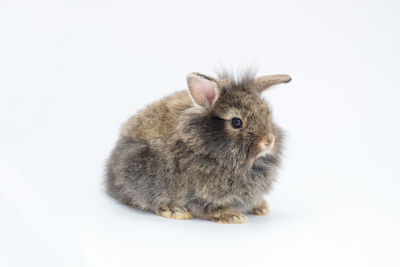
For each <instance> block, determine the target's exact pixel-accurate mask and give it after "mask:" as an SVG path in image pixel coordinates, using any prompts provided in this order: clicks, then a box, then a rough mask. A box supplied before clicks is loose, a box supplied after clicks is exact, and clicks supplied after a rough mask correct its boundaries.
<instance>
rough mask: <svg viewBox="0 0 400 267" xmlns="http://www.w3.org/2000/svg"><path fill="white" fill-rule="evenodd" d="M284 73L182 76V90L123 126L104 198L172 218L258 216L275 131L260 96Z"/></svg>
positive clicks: (277, 139)
mask: <svg viewBox="0 0 400 267" xmlns="http://www.w3.org/2000/svg"><path fill="white" fill-rule="evenodd" d="M290 80H291V78H290V77H289V76H288V75H267V76H261V77H258V78H256V77H255V76H254V75H251V74H246V75H243V77H241V78H238V79H234V78H232V76H231V75H229V74H227V73H223V74H220V75H219V77H218V79H216V78H213V77H210V76H206V75H203V74H200V73H191V74H189V75H188V76H187V82H188V88H189V90H185V91H181V92H177V93H175V94H173V95H171V96H168V97H166V98H164V99H162V100H160V101H157V102H155V103H153V104H151V105H149V106H147V107H146V108H145V109H143V110H141V111H140V112H138V113H137V114H136V115H134V116H132V117H131V118H130V119H129V120H128V121H127V122H126V123H125V124H124V125H123V126H122V130H121V135H120V138H119V140H118V143H117V144H116V147H115V148H114V150H113V151H112V153H111V156H110V158H109V160H108V163H107V174H106V176H107V177H106V186H107V192H108V193H109V195H111V196H112V197H114V198H115V199H117V200H119V201H120V202H122V203H125V204H128V205H130V206H133V207H135V208H139V209H142V210H148V211H152V212H154V213H155V214H157V215H160V216H164V217H167V218H174V219H190V218H192V217H193V216H194V217H200V218H205V219H209V220H212V221H216V222H219V223H245V222H247V221H248V218H247V217H246V216H245V215H243V213H252V214H257V215H265V214H267V213H268V211H269V210H268V205H267V202H266V201H265V200H264V198H263V194H265V193H267V192H268V191H269V190H270V188H271V184H272V183H273V181H274V180H275V175H276V169H277V167H278V166H279V162H280V154H281V147H282V138H283V133H282V130H281V129H280V128H279V127H278V126H277V125H276V124H275V123H274V122H273V121H272V116H271V110H270V108H269V106H268V104H267V102H266V101H265V100H263V98H262V96H261V93H262V91H264V90H266V89H267V88H269V87H270V86H272V85H275V84H279V83H286V82H289V81H290Z"/></svg>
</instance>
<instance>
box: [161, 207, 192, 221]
mask: <svg viewBox="0 0 400 267" xmlns="http://www.w3.org/2000/svg"><path fill="white" fill-rule="evenodd" d="M156 214H157V215H159V216H162V217H165V218H171V219H176V220H187V219H192V218H193V216H192V214H191V213H190V212H189V211H187V210H186V209H185V208H181V207H178V206H173V207H163V208H160V209H159V210H158V211H156Z"/></svg>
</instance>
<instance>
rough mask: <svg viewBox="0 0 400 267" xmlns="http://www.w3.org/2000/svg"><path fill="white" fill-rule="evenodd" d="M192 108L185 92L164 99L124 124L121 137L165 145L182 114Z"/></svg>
mask: <svg viewBox="0 0 400 267" xmlns="http://www.w3.org/2000/svg"><path fill="white" fill-rule="evenodd" d="M192 106H193V103H192V101H191V100H190V97H189V94H188V93H187V91H180V92H177V93H175V94H173V95H171V96H168V97H165V98H164V99H162V100H160V101H157V102H155V103H153V104H151V105H149V106H147V107H146V108H145V109H143V110H141V111H139V112H138V113H137V114H136V115H134V116H132V117H131V118H130V119H129V120H128V121H127V122H126V123H124V125H123V126H122V130H121V136H123V137H128V138H131V139H133V140H146V141H147V142H150V143H153V141H162V142H164V143H165V142H166V141H168V139H169V138H170V137H171V135H172V134H173V133H174V131H175V129H176V126H177V125H178V123H179V117H180V115H181V114H182V112H184V111H185V110H186V109H188V108H190V107H192Z"/></svg>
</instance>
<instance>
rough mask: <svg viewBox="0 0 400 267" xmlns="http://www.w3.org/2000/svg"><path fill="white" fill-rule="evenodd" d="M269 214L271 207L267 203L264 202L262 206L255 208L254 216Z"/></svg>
mask: <svg viewBox="0 0 400 267" xmlns="http://www.w3.org/2000/svg"><path fill="white" fill-rule="evenodd" d="M268 213H269V207H268V203H267V201H265V200H264V201H263V203H261V205H259V206H257V207H255V208H253V210H252V214H254V215H267V214H268Z"/></svg>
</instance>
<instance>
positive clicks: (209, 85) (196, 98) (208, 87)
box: [186, 72, 219, 108]
mask: <svg viewBox="0 0 400 267" xmlns="http://www.w3.org/2000/svg"><path fill="white" fill-rule="evenodd" d="M186 79H187V84H188V87H189V93H190V96H191V97H192V100H193V102H194V103H195V104H197V105H200V106H202V107H204V108H210V107H212V106H213V105H214V103H215V101H217V99H218V97H219V90H218V84H217V80H216V79H214V78H212V77H209V76H206V75H204V74H201V73H194V72H192V73H190V74H189V75H188V76H187V77H186Z"/></svg>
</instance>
